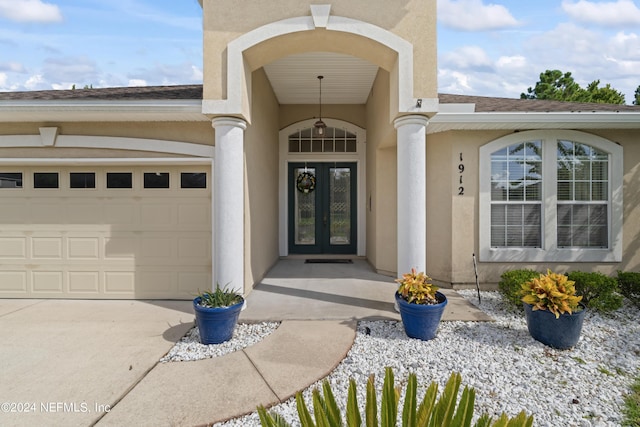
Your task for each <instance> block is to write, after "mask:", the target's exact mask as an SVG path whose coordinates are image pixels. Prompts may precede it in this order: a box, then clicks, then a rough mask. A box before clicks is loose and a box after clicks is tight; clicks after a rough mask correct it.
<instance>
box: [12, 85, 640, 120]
mask: <svg viewBox="0 0 640 427" xmlns="http://www.w3.org/2000/svg"><path fill="white" fill-rule="evenodd" d="M202 93H203V92H202V85H175V86H141V87H114V88H98V89H74V90H42V91H28V92H0V102H2V101H36V100H46V101H68V100H75V101H100V100H103V101H135V100H175V99H181V100H201V99H202ZM438 97H439V99H440V103H441V104H475V112H476V113H490V112H502V113H506V112H608V111H610V112H621V111H628V112H640V106H638V105H619V104H593V103H578V102H562V101H549V100H537V99H515V98H496V97H488V96H470V95H451V94H439V95H438Z"/></svg>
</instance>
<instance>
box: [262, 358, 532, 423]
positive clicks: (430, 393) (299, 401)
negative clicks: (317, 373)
mask: <svg viewBox="0 0 640 427" xmlns="http://www.w3.org/2000/svg"><path fill="white" fill-rule="evenodd" d="M461 382H462V379H461V377H460V374H457V373H453V374H451V377H450V378H449V381H447V384H446V385H445V388H444V391H443V392H442V393H441V394H440V398H439V399H438V400H437V401H436V395H437V393H438V384H437V383H435V382H432V383H431V385H430V386H429V388H428V389H427V391H426V393H425V395H424V398H423V399H422V402H418V400H417V397H416V390H417V388H418V387H417V379H416V374H409V378H408V382H407V388H406V391H405V400H404V406H403V409H402V416H401V417H402V425H403V426H407V427H409V426H427V425H429V426H461V427H462V426H470V425H471V420H472V418H473V411H474V404H475V390H474V389H473V388H469V387H465V388H464V390H463V391H462V395H461V397H460V402H458V403H456V401H457V400H458V390H459V388H460V383H461ZM374 384H375V382H374V378H373V376H371V377H369V381H368V382H367V392H366V403H365V414H364V421H365V425H367V426H372V425H373V426H378V425H379V426H381V427H395V426H396V423H397V418H398V406H399V402H400V389H399V387H398V388H396V387H395V385H394V379H393V370H392V369H391V368H386V370H385V376H384V384H383V385H382V399H381V400H380V417H378V405H377V400H376V389H375V385H374ZM356 396H357V393H356V383H355V381H354V380H353V379H351V380H350V382H349V390H348V395H347V414H346V421H347V426H349V427H351V426H360V425H362V421H363V419H362V418H363V417H362V416H361V414H360V409H359V407H358V399H357V397H356ZM312 399H313V412H314V416H313V417H312V416H311V413H310V412H309V409H308V407H307V404H306V403H305V401H304V398H303V397H302V394H301V393H298V394H296V406H297V409H298V418H299V419H300V424H301V425H302V426H304V427H306V426H327V427H338V426H342V425H343V419H342V414H341V413H340V409H339V408H338V405H337V403H336V400H335V397H334V395H333V391H332V390H331V386H330V385H329V382H328V381H327V380H325V381H324V383H323V385H322V393H321V392H320V391H319V390H318V389H315V390H314V391H313V393H312ZM258 414H259V416H260V422H261V424H262V425H263V427H285V426H289V424H288V423H287V422H286V421H285V420H284V419H283V418H282V417H281V416H280V415H278V414H275V413H269V412H267V410H266V409H265V408H264V407H263V406H259V407H258ZM532 425H533V416H532V415H530V416H527V414H526V413H525V412H524V411H522V412H520V414H518V415H517V416H516V417H514V418H511V419H509V418H508V417H507V415H506V414H504V413H503V414H502V416H501V417H500V418H498V419H497V420H495V421H493V420H492V419H491V418H490V417H489V416H488V415H486V414H485V415H482V416H481V417H480V418H479V419H478V420H477V421H476V424H475V426H476V427H489V426H494V427H497V426H505V427H506V426H509V427H531V426H532Z"/></svg>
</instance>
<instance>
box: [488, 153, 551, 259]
mask: <svg viewBox="0 0 640 427" xmlns="http://www.w3.org/2000/svg"><path fill="white" fill-rule="evenodd" d="M541 244H542V142H541V141H528V142H523V143H519V144H514V145H511V146H509V147H505V148H503V149H501V150H498V151H496V152H494V153H492V154H491V246H492V247H495V248H507V247H526V248H539V247H540V246H541Z"/></svg>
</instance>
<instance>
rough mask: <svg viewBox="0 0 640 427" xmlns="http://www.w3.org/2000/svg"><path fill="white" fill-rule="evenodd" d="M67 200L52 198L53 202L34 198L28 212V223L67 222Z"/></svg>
mask: <svg viewBox="0 0 640 427" xmlns="http://www.w3.org/2000/svg"><path fill="white" fill-rule="evenodd" d="M64 202H65V200H56V199H52V201H51V202H47V203H43V202H41V201H38V200H33V201H32V202H31V203H30V206H29V208H28V209H29V210H28V212H27V218H28V223H30V224H66V223H67V218H66V215H65V214H66V209H65V205H64Z"/></svg>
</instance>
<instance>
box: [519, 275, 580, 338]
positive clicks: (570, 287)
mask: <svg viewBox="0 0 640 427" xmlns="http://www.w3.org/2000/svg"><path fill="white" fill-rule="evenodd" d="M521 295H522V302H523V304H524V310H525V311H524V312H525V317H526V320H527V328H528V329H529V333H530V334H531V336H532V337H533V338H534V339H535V340H537V341H540V342H541V343H543V344H545V345H548V346H550V347H554V348H557V349H567V348H571V347H573V346H574V345H576V344H577V343H578V340H579V339H580V333H581V332H582V323H583V320H584V315H585V313H586V307H585V306H584V304H582V303H581V302H580V301H581V300H582V297H581V296H578V295H576V288H575V282H574V281H572V280H569V278H568V277H567V276H565V275H564V274H558V273H553V272H551V270H547V274H540V275H539V276H538V277H536V278H533V279H531V280H529V281H527V282H525V283H524V284H522V290H521Z"/></svg>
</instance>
